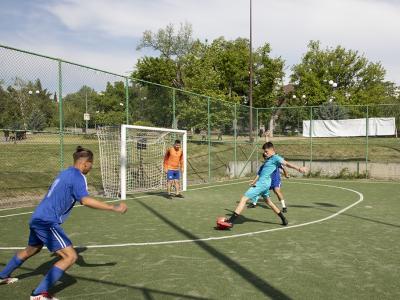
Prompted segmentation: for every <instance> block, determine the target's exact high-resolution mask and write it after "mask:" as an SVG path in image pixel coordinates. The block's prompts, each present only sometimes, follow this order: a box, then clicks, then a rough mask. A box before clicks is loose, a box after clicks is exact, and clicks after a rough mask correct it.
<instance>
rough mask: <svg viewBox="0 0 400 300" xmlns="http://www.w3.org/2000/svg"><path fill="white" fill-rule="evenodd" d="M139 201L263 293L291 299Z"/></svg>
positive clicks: (271, 296) (273, 296)
mask: <svg viewBox="0 0 400 300" xmlns="http://www.w3.org/2000/svg"><path fill="white" fill-rule="evenodd" d="M138 203H139V204H141V205H142V206H143V207H144V208H146V209H147V210H148V211H150V212H151V213H153V214H154V215H155V216H156V217H158V218H159V219H160V220H162V221H163V222H164V223H165V224H167V225H169V226H170V227H171V228H173V229H174V230H176V231H177V232H179V233H181V234H183V235H184V236H186V237H187V238H188V239H191V240H193V242H194V243H196V245H197V246H199V247H200V248H201V249H203V250H204V251H206V252H207V253H209V254H210V255H212V256H214V257H215V258H216V259H218V260H219V261H220V262H221V263H223V264H224V265H225V266H226V267H227V268H230V269H231V270H232V271H234V272H235V273H236V274H237V275H238V276H240V277H241V278H243V279H244V280H245V281H247V283H248V284H250V285H252V286H253V287H254V288H256V289H257V290H259V291H260V292H261V293H263V294H264V295H265V296H266V297H268V298H271V299H281V300H290V299H291V298H290V297H289V296H287V295H286V294H284V293H283V292H282V291H280V290H278V289H276V288H274V287H273V286H272V285H270V284H269V283H268V282H267V281H265V280H264V279H263V278H261V277H260V276H258V275H257V274H255V273H253V272H251V271H250V270H249V269H247V268H245V267H243V266H242V265H241V264H239V263H238V262H237V261H235V260H234V259H232V258H230V257H229V256H227V255H226V254H224V253H222V252H220V251H218V250H217V249H215V248H214V247H212V246H210V245H209V244H208V243H207V242H205V241H202V240H200V238H199V237H198V236H196V235H195V234H193V233H191V232H190V231H188V230H186V229H183V228H182V227H180V226H178V225H177V224H175V223H174V222H172V221H171V220H170V219H168V218H167V217H165V216H164V215H162V214H161V213H159V212H158V211H156V210H155V209H153V208H152V207H150V206H148V205H147V204H145V203H144V202H142V201H140V200H139V201H138Z"/></svg>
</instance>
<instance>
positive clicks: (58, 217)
mask: <svg viewBox="0 0 400 300" xmlns="http://www.w3.org/2000/svg"><path fill="white" fill-rule="evenodd" d="M73 158H74V165H73V166H72V167H69V168H68V169H66V170H64V171H62V172H60V174H59V175H58V176H57V178H56V179H55V180H54V182H53V184H52V185H51V187H50V188H49V190H48V192H47V194H46V196H45V197H44V199H43V200H42V201H41V202H40V204H39V205H38V206H37V207H36V209H35V211H34V212H33V215H32V218H31V220H30V222H29V228H30V234H29V240H28V246H27V247H26V248H25V249H24V250H21V251H19V252H17V254H16V255H15V256H14V257H13V258H12V259H11V260H10V261H9V263H8V264H7V265H6V267H5V268H4V269H3V270H2V271H1V272H0V283H3V284H8V283H14V282H16V281H17V280H18V278H13V277H11V273H12V272H13V271H14V270H15V269H17V268H18V267H20V266H21V265H22V264H23V263H24V262H25V261H26V260H27V259H28V258H30V257H32V256H34V255H35V254H37V253H39V252H40V250H41V249H42V247H43V246H44V245H45V246H46V247H47V248H48V249H49V251H51V252H55V253H56V254H57V255H58V256H59V257H60V259H59V260H58V261H57V262H56V263H55V264H54V265H53V267H52V268H51V269H50V270H49V271H48V273H47V274H46V276H45V277H44V279H43V280H42V282H41V283H40V284H39V285H38V286H37V288H36V289H35V290H33V291H32V294H31V297H30V299H31V300H57V299H56V298H54V297H53V296H51V295H50V294H49V289H50V288H51V287H52V286H53V285H54V284H55V283H56V282H57V281H58V280H59V279H60V278H61V277H62V276H63V274H64V272H65V271H66V270H67V269H68V268H69V267H71V266H72V265H73V264H74V263H75V261H76V260H77V257H78V255H77V253H76V251H75V249H74V248H73V246H72V242H71V240H70V239H69V238H68V236H67V235H66V233H65V232H64V230H63V229H62V227H61V224H62V223H64V222H65V220H66V219H67V218H68V216H69V214H70V213H71V210H72V208H73V207H74V205H75V203H76V202H79V203H81V204H82V205H84V206H87V207H91V208H96V209H101V210H109V211H114V212H119V213H125V212H126V210H127V206H126V204H125V203H119V204H115V205H110V204H107V203H104V202H101V201H98V200H95V199H93V198H91V197H89V193H88V189H87V182H86V177H85V175H86V174H87V173H89V171H90V170H91V169H92V165H93V153H92V151H90V150H88V149H85V148H82V147H81V146H78V147H77V148H76V151H75V153H74V154H73Z"/></svg>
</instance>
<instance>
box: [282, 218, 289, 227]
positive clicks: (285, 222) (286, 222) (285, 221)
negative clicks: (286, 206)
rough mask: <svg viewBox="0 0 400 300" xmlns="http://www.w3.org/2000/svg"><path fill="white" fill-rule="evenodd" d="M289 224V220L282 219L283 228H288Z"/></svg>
mask: <svg viewBox="0 0 400 300" xmlns="http://www.w3.org/2000/svg"><path fill="white" fill-rule="evenodd" d="M288 224H289V222H288V220H287V219H286V218H285V217H283V219H282V225H283V226H287V225H288Z"/></svg>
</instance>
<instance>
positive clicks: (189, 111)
mask: <svg viewBox="0 0 400 300" xmlns="http://www.w3.org/2000/svg"><path fill="white" fill-rule="evenodd" d="M191 35H192V29H191V26H190V25H188V24H185V25H184V26H183V25H181V28H180V30H179V31H178V32H177V33H176V34H175V30H174V28H173V25H168V26H167V27H166V28H165V29H160V30H159V31H158V32H157V33H152V32H151V31H146V32H144V34H143V38H142V41H141V43H140V45H139V46H138V49H143V48H151V49H152V50H154V51H158V52H159V57H144V58H142V59H139V60H138V62H137V64H136V71H135V72H133V73H132V78H133V79H134V78H138V79H142V80H146V81H151V82H155V83H159V84H163V85H167V86H171V87H177V88H181V89H184V90H187V91H191V92H194V93H197V94H202V95H206V96H209V97H211V98H214V99H221V100H225V101H228V102H230V103H232V104H231V105H230V106H229V109H228V110H234V105H233V104H234V103H236V104H240V103H247V102H248V101H247V94H248V85H249V71H248V70H249V41H248V40H247V39H243V38H238V39H236V40H226V39H224V38H223V37H220V38H217V39H215V40H214V41H212V42H211V43H208V42H207V41H206V42H204V43H203V42H201V41H199V40H193V38H192V36H191ZM270 51H271V49H270V46H269V45H268V44H266V45H263V46H262V47H260V48H259V49H257V50H256V51H255V53H254V56H253V57H254V66H255V67H254V79H255V80H254V94H253V105H254V106H259V105H264V106H265V105H271V104H272V103H273V99H275V98H276V94H277V92H276V86H277V85H279V83H280V82H281V79H282V78H283V76H284V72H283V66H284V62H283V60H282V59H281V58H275V59H274V58H271V57H270ZM161 94H162V95H161ZM157 96H158V97H161V98H162V99H164V100H157V99H156V97H157ZM166 97H171V93H170V92H167V89H164V93H162V92H160V91H157V94H156V93H153V94H152V95H150V97H148V98H151V99H152V100H153V101H155V102H157V101H158V102H160V103H158V104H154V103H153V104H154V106H155V107H161V106H162V107H168V106H167V103H161V101H165V98H166ZM169 99H171V98H169ZM176 99H177V101H176V103H177V107H176V111H177V113H176V117H177V119H178V121H179V124H180V126H183V124H185V126H187V127H195V128H198V129H200V128H201V129H204V128H205V127H207V122H208V121H207V111H206V110H204V109H207V98H206V97H199V96H195V95H189V94H187V95H183V94H180V95H179V97H177V98H176ZM171 100H172V99H171ZM171 100H170V101H169V103H171V102H172V101H171ZM148 105H152V104H150V103H148ZM225 108H226V107H225ZM200 110H201V112H200ZM225 112H226V109H225V110H223V111H221V112H220V113H219V114H218V112H217V111H216V110H215V113H214V114H215V118H213V119H215V120H217V121H216V122H215V123H216V125H215V126H216V127H220V128H224V127H230V128H231V127H232V118H234V117H232V116H231V113H228V114H227V115H226V116H225V115H224V114H225ZM169 120H171V119H170V118H169ZM224 120H225V121H224ZM217 123H220V124H217Z"/></svg>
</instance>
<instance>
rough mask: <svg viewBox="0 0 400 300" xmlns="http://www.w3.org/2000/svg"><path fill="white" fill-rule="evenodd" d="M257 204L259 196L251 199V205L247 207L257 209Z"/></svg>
mask: <svg viewBox="0 0 400 300" xmlns="http://www.w3.org/2000/svg"><path fill="white" fill-rule="evenodd" d="M257 202H258V196H255V197H253V198H251V199H250V202H249V204H248V205H247V208H255V207H257Z"/></svg>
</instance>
